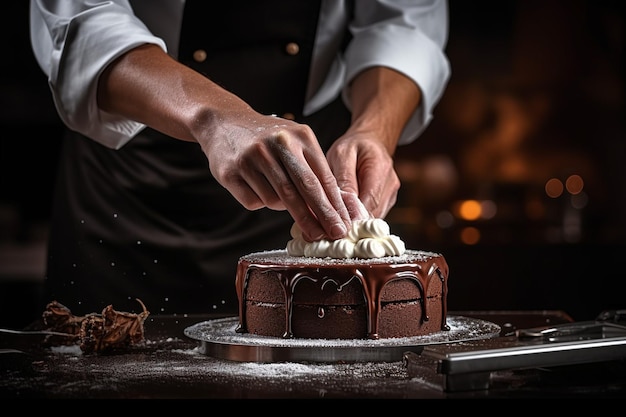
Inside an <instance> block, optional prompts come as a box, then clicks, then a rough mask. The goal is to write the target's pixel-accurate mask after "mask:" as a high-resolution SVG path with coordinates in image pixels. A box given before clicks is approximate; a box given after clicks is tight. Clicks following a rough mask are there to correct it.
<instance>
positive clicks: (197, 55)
mask: <svg viewBox="0 0 626 417" xmlns="http://www.w3.org/2000/svg"><path fill="white" fill-rule="evenodd" d="M193 59H194V60H195V61H196V62H204V61H205V60H206V51H205V50H204V49H198V50H197V51H195V52H194V53H193Z"/></svg>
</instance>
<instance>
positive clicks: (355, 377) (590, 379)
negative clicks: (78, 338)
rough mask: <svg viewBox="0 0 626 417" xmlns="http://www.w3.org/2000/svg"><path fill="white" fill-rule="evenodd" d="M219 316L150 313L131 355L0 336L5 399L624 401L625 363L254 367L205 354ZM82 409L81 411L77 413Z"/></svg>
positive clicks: (502, 314) (501, 321) (523, 322)
mask: <svg viewBox="0 0 626 417" xmlns="http://www.w3.org/2000/svg"><path fill="white" fill-rule="evenodd" d="M452 314H455V315H463V316H467V317H474V318H477V319H481V320H488V321H491V322H493V323H496V324H498V325H500V326H501V328H502V332H501V336H500V337H497V338H495V339H501V340H503V341H504V340H507V338H509V339H510V338H511V337H515V336H512V335H514V333H515V330H516V329H518V328H528V327H535V326H541V325H546V324H558V323H565V322H568V321H571V318H570V317H569V316H568V315H567V314H566V313H564V312H560V311H482V312H481V311H464V312H453V313H452ZM213 318H215V317H212V316H208V315H207V316H188V317H178V316H166V315H161V316H159V315H152V316H150V317H149V318H148V320H147V321H146V323H145V326H146V327H145V329H146V343H145V345H141V346H134V347H132V348H131V349H129V350H128V351H125V352H123V353H116V354H108V355H103V354H99V355H95V354H91V355H86V354H83V353H82V352H81V351H80V349H79V348H78V347H76V346H70V347H52V348H50V347H43V346H42V344H41V336H19V337H18V336H17V335H7V334H0V348H1V349H2V352H3V353H2V354H0V376H1V380H0V398H2V399H11V400H27V399H85V398H88V399H216V398H222V399H233V398H316V399H319V398H380V399H400V398H401V399H424V398H429V399H445V398H576V399H580V398H626V366H625V365H624V363H623V361H622V360H619V361H608V362H602V361H600V362H596V363H592V364H577V365H571V366H558V367H552V368H530V369H507V370H499V371H494V372H491V374H490V384H489V387H488V388H487V389H471V390H463V391H455V392H448V391H446V390H445V389H444V386H443V385H442V375H441V374H440V373H439V372H438V370H437V363H436V361H434V360H431V361H430V362H429V361H428V360H426V361H425V362H424V363H423V364H421V368H419V369H421V371H420V372H418V373H417V374H416V373H415V368H411V372H409V366H408V364H407V363H406V361H405V360H403V358H399V359H398V361H397V362H382V363H374V362H370V363H329V364H325V363H256V362H238V361H228V360H223V359H220V358H214V357H210V356H208V355H206V354H204V353H203V352H202V351H200V349H199V346H200V343H199V342H198V341H197V340H194V339H190V338H188V337H187V336H185V334H184V329H185V328H187V327H189V326H191V325H193V324H196V323H199V322H203V321H206V320H210V319H213ZM77 412H78V410H77Z"/></svg>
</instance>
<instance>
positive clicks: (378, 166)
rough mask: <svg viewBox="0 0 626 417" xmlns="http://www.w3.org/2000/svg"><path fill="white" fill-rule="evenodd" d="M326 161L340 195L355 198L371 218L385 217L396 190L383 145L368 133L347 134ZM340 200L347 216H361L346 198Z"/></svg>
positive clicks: (395, 181)
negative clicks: (335, 180) (347, 213)
mask: <svg viewBox="0 0 626 417" xmlns="http://www.w3.org/2000/svg"><path fill="white" fill-rule="evenodd" d="M326 158H327V159H328V163H329V165H330V168H331V169H332V171H333V173H334V175H335V178H337V183H338V184H339V188H341V190H342V193H345V194H344V195H350V194H351V195H356V196H358V198H359V200H360V201H361V202H362V203H363V205H364V206H365V209H366V210H367V211H368V212H369V215H370V216H371V217H374V218H381V219H382V218H385V216H386V215H387V213H388V212H389V210H391V208H392V207H393V206H394V204H395V203H396V200H397V197H398V190H399V189H400V179H399V178H398V175H397V174H396V171H395V170H394V167H393V158H392V157H391V155H389V152H388V151H387V149H386V148H385V146H384V145H383V144H382V143H381V142H380V141H379V140H378V139H377V138H376V137H374V135H373V134H371V133H367V132H350V131H349V132H347V133H346V134H345V135H343V136H342V137H340V138H339V139H337V140H336V141H335V143H333V145H332V146H331V147H330V149H329V150H328V152H327V153H326ZM344 201H346V204H347V205H349V207H348V209H349V211H350V212H351V213H362V212H361V211H358V210H355V209H354V208H352V207H353V206H352V207H351V206H350V203H349V201H350V199H346V198H344ZM358 215H359V214H352V216H358Z"/></svg>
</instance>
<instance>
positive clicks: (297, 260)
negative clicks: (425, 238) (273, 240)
mask: <svg viewBox="0 0 626 417" xmlns="http://www.w3.org/2000/svg"><path fill="white" fill-rule="evenodd" d="M436 257H441V254H439V253H434V252H427V251H416V250H409V249H407V250H406V251H405V252H404V254H402V255H398V256H384V257H382V258H367V259H366V258H316V257H309V256H290V255H289V254H288V253H287V251H286V250H285V249H276V250H267V251H262V252H254V253H250V254H248V255H245V256H242V257H241V258H240V259H241V260H245V261H248V262H258V263H263V264H266V263H272V264H275V265H285V266H294V265H297V266H334V265H373V264H405V263H411V262H423V261H425V260H428V259H431V258H436Z"/></svg>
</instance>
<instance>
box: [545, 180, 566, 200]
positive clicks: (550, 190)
mask: <svg viewBox="0 0 626 417" xmlns="http://www.w3.org/2000/svg"><path fill="white" fill-rule="evenodd" d="M545 190H546V194H547V195H548V197H551V198H557V197H560V196H561V194H563V183H562V182H561V180H559V179H558V178H550V179H549V180H548V181H547V182H546V186H545Z"/></svg>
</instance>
